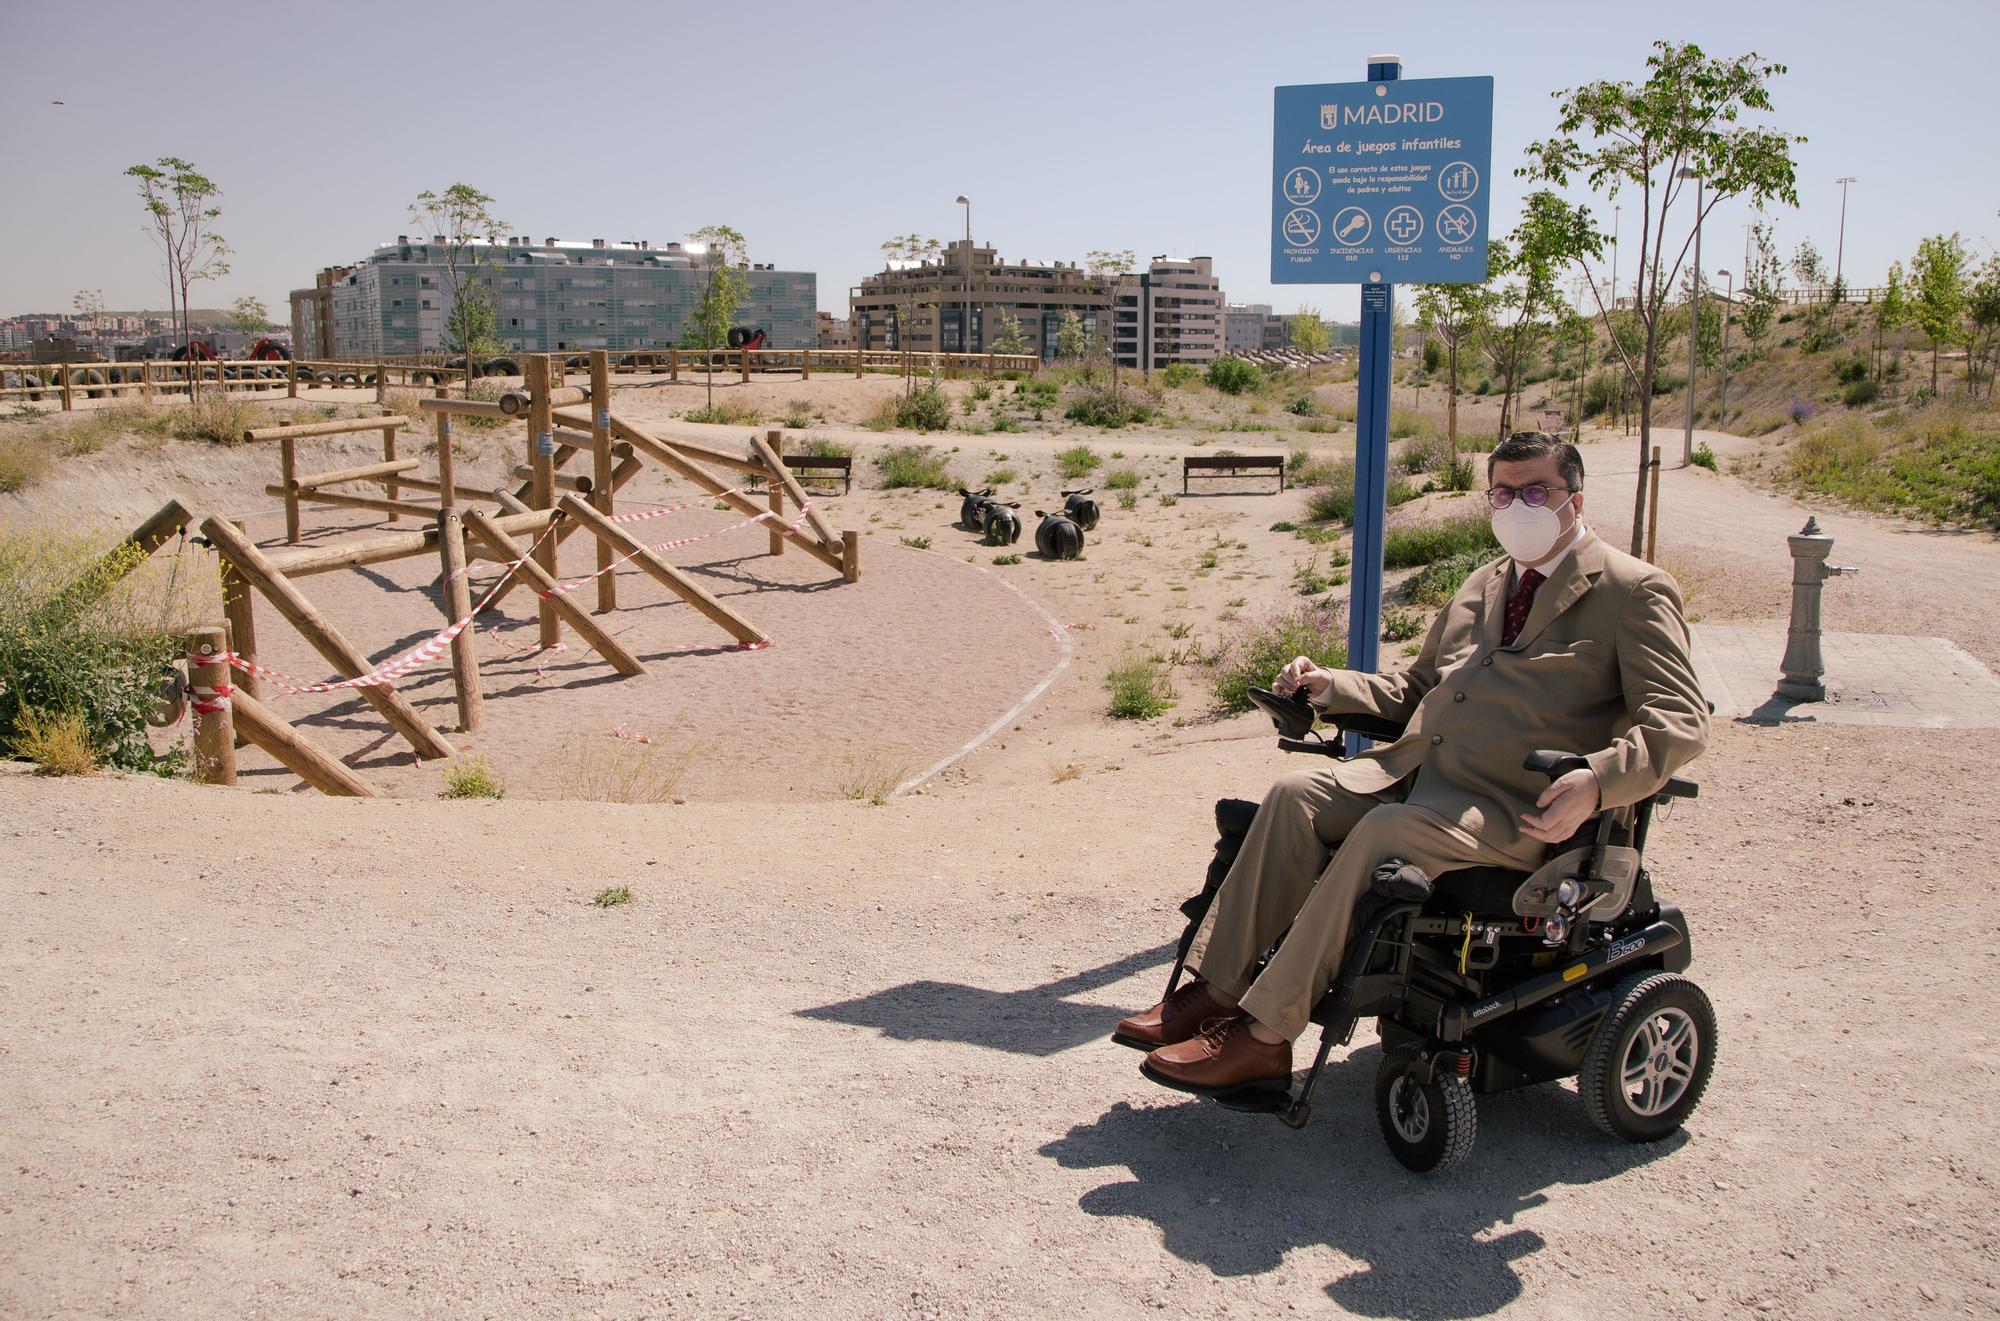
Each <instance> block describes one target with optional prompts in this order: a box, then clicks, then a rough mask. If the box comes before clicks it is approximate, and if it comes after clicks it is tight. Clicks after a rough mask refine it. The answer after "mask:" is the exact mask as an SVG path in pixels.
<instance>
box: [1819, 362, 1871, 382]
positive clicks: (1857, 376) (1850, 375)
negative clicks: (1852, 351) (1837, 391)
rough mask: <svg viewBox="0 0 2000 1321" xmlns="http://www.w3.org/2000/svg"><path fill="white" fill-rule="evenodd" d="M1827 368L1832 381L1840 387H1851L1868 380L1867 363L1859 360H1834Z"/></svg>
mask: <svg viewBox="0 0 2000 1321" xmlns="http://www.w3.org/2000/svg"><path fill="white" fill-rule="evenodd" d="M1828 366H1829V369H1830V370H1831V371H1832V372H1833V379H1834V380H1836V381H1838V382H1840V383H1841V384H1842V385H1853V384H1854V383H1855V382H1857V381H1865V380H1867V379H1868V363H1867V362H1866V360H1864V359H1861V358H1851V357H1850V358H1835V359H1834V360H1833V361H1832V362H1831V363H1830V364H1828Z"/></svg>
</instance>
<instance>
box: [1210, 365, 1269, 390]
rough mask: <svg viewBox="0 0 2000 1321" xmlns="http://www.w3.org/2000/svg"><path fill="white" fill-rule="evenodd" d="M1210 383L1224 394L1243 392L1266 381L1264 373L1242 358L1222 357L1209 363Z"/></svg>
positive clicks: (1255, 387)
mask: <svg viewBox="0 0 2000 1321" xmlns="http://www.w3.org/2000/svg"><path fill="white" fill-rule="evenodd" d="M1208 383H1209V384H1210V385H1212V386H1214V387H1215V388H1216V389H1218V390H1220V391H1222V393H1224V394H1242V393H1243V392H1244V391H1245V390H1255V389H1257V388H1258V387H1259V386H1261V385H1262V384H1263V383H1264V374H1263V373H1262V372H1260V371H1258V370H1257V368H1256V366H1255V365H1254V364H1252V363H1250V362H1247V361H1245V360H1244V359H1242V358H1237V357H1222V358H1217V359H1216V360H1215V361H1214V362H1211V363H1209V364H1208Z"/></svg>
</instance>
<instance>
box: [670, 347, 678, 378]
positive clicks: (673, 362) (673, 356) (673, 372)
mask: <svg viewBox="0 0 2000 1321" xmlns="http://www.w3.org/2000/svg"><path fill="white" fill-rule="evenodd" d="M680 378H681V351H680V350H679V349H668V350H667V379H668V380H670V381H678V380H679V379H680Z"/></svg>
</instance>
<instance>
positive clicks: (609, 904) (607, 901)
mask: <svg viewBox="0 0 2000 1321" xmlns="http://www.w3.org/2000/svg"><path fill="white" fill-rule="evenodd" d="M590 902H591V903H593V904H596V905H597V906H598V907H599V908H616V907H618V906H619V905H620V904H629V903H631V902H632V887H631V886H629V885H607V886H605V887H604V888H603V889H602V890H599V891H598V892H597V893H596V894H595V895H593V896H592V897H591V900H590Z"/></svg>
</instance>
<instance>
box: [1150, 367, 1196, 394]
mask: <svg viewBox="0 0 2000 1321" xmlns="http://www.w3.org/2000/svg"><path fill="white" fill-rule="evenodd" d="M1160 376H1161V378H1162V379H1163V380H1165V381H1166V383H1167V387H1168V388H1169V389H1176V390H1177V389H1179V388H1180V387H1181V386H1183V385H1186V384H1187V383H1188V382H1189V381H1194V380H1199V379H1200V378H1201V368H1199V367H1197V366H1195V365H1194V364H1193V363H1191V362H1170V363H1168V364H1167V366H1166V369H1165V370H1164V371H1162V372H1161V373H1160Z"/></svg>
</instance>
